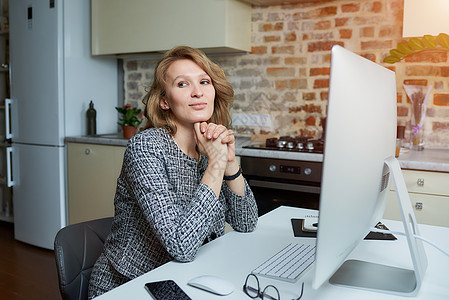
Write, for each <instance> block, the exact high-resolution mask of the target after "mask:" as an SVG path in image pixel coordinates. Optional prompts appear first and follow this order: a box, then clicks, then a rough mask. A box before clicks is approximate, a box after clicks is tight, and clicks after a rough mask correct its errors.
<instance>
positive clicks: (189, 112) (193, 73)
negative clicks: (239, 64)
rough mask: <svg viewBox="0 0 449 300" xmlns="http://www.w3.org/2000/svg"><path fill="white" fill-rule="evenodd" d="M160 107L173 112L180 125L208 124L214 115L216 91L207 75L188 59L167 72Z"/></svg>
mask: <svg viewBox="0 0 449 300" xmlns="http://www.w3.org/2000/svg"><path fill="white" fill-rule="evenodd" d="M165 90H166V96H165V97H164V98H163V99H162V100H161V101H160V105H161V108H162V109H164V110H167V109H171V111H172V113H173V115H174V116H175V121H176V123H177V125H178V126H184V127H190V126H191V125H192V124H193V123H196V122H202V121H207V120H209V119H210V117H211V116H212V113H213V112H214V99H215V88H214V86H213V85H212V80H211V78H210V77H209V75H207V73H206V72H205V71H204V70H203V69H201V68H200V67H199V66H198V65H197V64H196V63H194V62H193V61H191V60H189V59H181V60H177V61H175V62H173V63H172V64H171V65H170V66H169V67H168V69H167V73H166V86H165Z"/></svg>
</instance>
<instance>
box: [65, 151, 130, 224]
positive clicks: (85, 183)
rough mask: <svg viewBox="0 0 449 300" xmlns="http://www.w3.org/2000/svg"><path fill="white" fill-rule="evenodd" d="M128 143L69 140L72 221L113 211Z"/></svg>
mask: <svg viewBox="0 0 449 300" xmlns="http://www.w3.org/2000/svg"><path fill="white" fill-rule="evenodd" d="M124 152H125V147H122V146H110V145H97V144H83V143H67V172H68V216H69V224H74V223H78V222H83V221H87V220H92V219H98V218H104V217H110V216H113V215H114V195H115V188H116V183H117V178H118V176H119V175H120V169H121V166H122V161H123V154H124Z"/></svg>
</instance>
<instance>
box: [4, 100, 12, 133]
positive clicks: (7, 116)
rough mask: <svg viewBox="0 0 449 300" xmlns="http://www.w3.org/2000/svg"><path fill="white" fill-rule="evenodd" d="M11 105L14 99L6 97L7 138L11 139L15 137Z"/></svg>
mask: <svg viewBox="0 0 449 300" xmlns="http://www.w3.org/2000/svg"><path fill="white" fill-rule="evenodd" d="M11 106H12V100H11V99H8V98H6V99H5V131H6V133H5V139H6V140H10V139H12V138H13V134H12V129H11Z"/></svg>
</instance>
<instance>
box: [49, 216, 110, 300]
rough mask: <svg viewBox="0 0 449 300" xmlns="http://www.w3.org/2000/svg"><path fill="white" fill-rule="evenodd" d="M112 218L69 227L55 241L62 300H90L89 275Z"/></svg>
mask: <svg viewBox="0 0 449 300" xmlns="http://www.w3.org/2000/svg"><path fill="white" fill-rule="evenodd" d="M112 219H113V218H112V217H110V218H103V219H97V220H92V221H87V222H82V223H77V224H72V225H68V226H66V227H64V228H62V229H60V230H59V231H58V233H57V234H56V237H55V250H54V251H55V258H56V266H57V268H58V278H59V290H60V291H61V296H62V298H63V299H69V300H71V299H77V300H82V299H87V292H88V287H89V279H90V274H91V272H92V267H93V266H94V264H95V262H96V260H97V258H98V257H99V256H100V254H101V252H103V244H104V241H105V239H106V237H107V236H108V234H109V232H110V231H111V226H112Z"/></svg>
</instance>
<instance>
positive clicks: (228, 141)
mask: <svg viewBox="0 0 449 300" xmlns="http://www.w3.org/2000/svg"><path fill="white" fill-rule="evenodd" d="M193 131H194V133H195V139H196V144H197V146H198V150H199V151H200V152H201V153H202V154H204V155H206V156H207V158H208V159H209V160H214V159H217V160H220V161H222V162H233V161H234V160H235V137H234V132H233V131H232V130H229V129H227V128H226V127H225V126H223V125H217V124H214V123H207V122H198V123H195V124H194V125H193Z"/></svg>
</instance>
